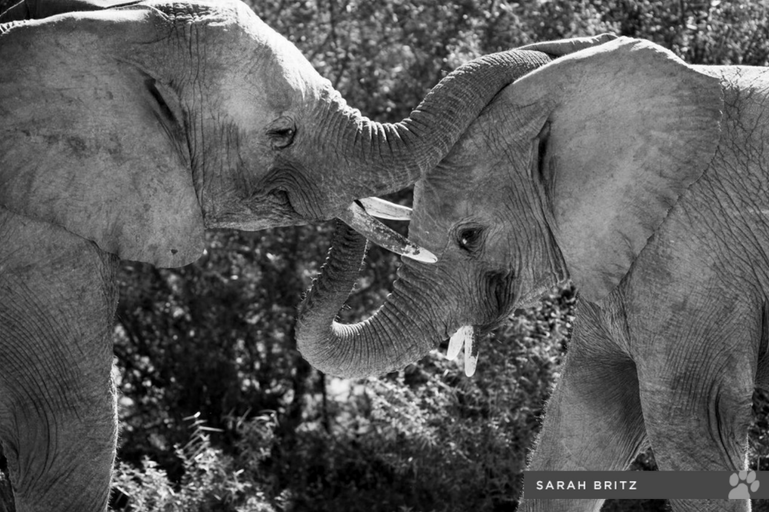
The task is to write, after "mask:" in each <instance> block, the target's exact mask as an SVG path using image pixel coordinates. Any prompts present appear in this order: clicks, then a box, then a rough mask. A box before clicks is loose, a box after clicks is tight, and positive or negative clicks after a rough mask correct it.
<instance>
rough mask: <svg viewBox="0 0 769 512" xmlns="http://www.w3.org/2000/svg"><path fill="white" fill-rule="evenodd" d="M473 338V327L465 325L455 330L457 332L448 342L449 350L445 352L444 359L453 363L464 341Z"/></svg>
mask: <svg viewBox="0 0 769 512" xmlns="http://www.w3.org/2000/svg"><path fill="white" fill-rule="evenodd" d="M468 337H470V338H472V337H473V326H472V325H465V326H464V327H460V328H459V329H457V332H455V333H454V335H453V336H452V337H451V339H450V340H449V349H448V351H447V352H446V358H447V359H448V360H449V361H453V360H454V359H456V358H457V356H458V355H459V351H460V350H462V347H464V346H465V340H466V339H467V338H468Z"/></svg>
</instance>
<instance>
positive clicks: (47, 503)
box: [0, 209, 117, 512]
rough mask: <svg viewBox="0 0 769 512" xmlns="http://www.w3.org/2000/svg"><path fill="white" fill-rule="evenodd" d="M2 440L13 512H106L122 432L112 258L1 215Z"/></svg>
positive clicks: (53, 230)
mask: <svg viewBox="0 0 769 512" xmlns="http://www.w3.org/2000/svg"><path fill="white" fill-rule="evenodd" d="M0 240H3V244H0V442H1V443H2V453H3V454H4V455H5V457H6V458H7V461H8V468H9V472H10V480H11V485H12V488H13V493H14V498H15V502H16V510H17V511H19V512H27V511H41V512H42V511H48V512H50V511H52V510H56V511H57V512H61V511H70V510H71V511H88V512H91V511H103V510H105V509H106V506H107V500H108V497H109V483H110V476H111V469H112V464H113V461H114V457H115V442H116V435H117V422H116V404H115V389H114V385H113V382H112V378H111V369H112V340H111V334H112V318H113V315H114V310H115V306H116V295H117V294H116V287H115V285H114V270H115V261H114V259H113V257H111V256H109V255H106V254H105V253H103V252H101V251H99V250H98V249H97V248H96V246H95V245H94V244H92V243H91V242H89V241H86V240H84V239H81V238H79V237H77V236H75V235H72V234H71V233H69V232H67V231H64V230H63V229H60V228H57V227H54V226H52V225H50V224H46V223H41V222H36V221H30V220H29V219H26V218H24V217H20V216H16V215H13V214H10V213H8V212H7V211H4V210H2V209H0Z"/></svg>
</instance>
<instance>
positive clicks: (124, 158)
mask: <svg viewBox="0 0 769 512" xmlns="http://www.w3.org/2000/svg"><path fill="white" fill-rule="evenodd" d="M154 17H158V16H157V15H155V14H153V10H152V9H151V8H141V7H135V8H131V9H128V10H121V11H111V10H103V11H95V12H87V13H85V12H79V13H72V14H64V15H60V16H56V17H53V18H47V19H45V20H39V21H27V22H24V23H22V24H19V25H15V26H11V27H10V28H8V29H7V31H5V32H2V31H0V62H2V63H3V65H2V66H0V132H2V137H0V207H4V208H6V209H9V210H11V211H13V212H16V213H19V214H22V215H26V216H28V217H31V218H35V219H39V220H44V221H47V222H50V223H53V224H57V225H59V226H62V227H64V228H65V229H67V230H69V231H71V232H73V233H75V234H77V235H80V236H82V237H84V238H87V239H89V240H92V241H94V242H95V243H96V244H97V245H98V246H99V247H100V248H101V249H103V250H105V251H108V252H111V253H114V254H116V255H118V256H119V257H121V258H124V259H130V260H138V261H145V262H149V263H152V264H154V265H157V266H168V267H171V266H180V265H185V264H187V263H190V262H193V261H195V260H196V259H197V258H198V257H199V256H200V254H202V252H203V248H204V238H203V219H202V213H201V210H200V207H199V205H198V201H197V196H196V193H195V189H194V188H193V181H192V176H191V170H190V169H191V166H190V158H189V152H188V150H187V146H186V141H185V136H184V131H183V127H182V120H181V116H182V110H181V107H180V103H179V99H178V97H177V96H176V94H175V93H174V91H173V90H172V89H171V87H170V86H169V85H168V84H167V83H165V82H164V81H163V80H162V79H161V78H160V77H159V76H154V75H153V72H152V71H150V70H147V69H139V67H138V65H135V64H132V62H136V61H138V59H140V55H141V51H151V49H150V50H141V49H140V48H141V47H142V46H144V47H146V46H147V45H146V44H144V45H136V46H134V45H133V41H140V42H145V43H146V42H147V41H153V40H158V39H161V38H162V37H163V36H166V35H167V34H159V33H157V32H158V30H162V27H163V25H162V22H161V21H159V20H157V19H154ZM121 56H124V57H121Z"/></svg>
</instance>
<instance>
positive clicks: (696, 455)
mask: <svg viewBox="0 0 769 512" xmlns="http://www.w3.org/2000/svg"><path fill="white" fill-rule="evenodd" d="M719 300H729V304H728V305H726V304H722V305H719V304H717V303H710V304H711V306H713V307H703V306H704V305H705V304H703V303H699V304H695V305H693V306H692V307H686V306H685V304H687V303H686V302H680V303H677V304H675V305H672V304H660V303H657V304H649V305H648V308H644V309H642V311H639V313H641V314H638V315H633V318H634V320H633V321H632V324H633V325H632V326H631V331H634V332H636V333H639V334H640V336H636V337H635V338H636V339H635V340H634V344H636V345H637V348H636V347H634V348H633V351H634V352H635V353H637V354H638V355H637V356H635V359H636V361H637V362H638V377H639V382H640V386H639V390H640V397H641V405H642V408H643V416H644V422H645V424H646V430H647V433H648V436H649V440H650V442H651V445H652V448H653V449H654V454H655V459H656V461H657V464H658V466H659V468H660V470H663V471H664V470H669V471H738V470H740V469H744V468H745V467H746V453H747V433H748V432H747V431H748V427H749V425H750V421H751V415H752V413H751V406H752V396H753V391H754V381H755V375H756V365H757V362H756V361H757V354H758V349H759V344H760V343H761V332H762V323H763V321H762V315H761V313H760V311H761V308H760V307H753V306H749V305H747V304H740V303H739V302H738V301H739V300H740V299H739V298H737V297H733V298H728V299H727V298H726V297H721V298H719ZM742 300H745V299H744V298H743V299H742ZM671 312H673V313H672V314H671ZM660 315H664V316H665V317H666V318H665V319H664V320H663V321H655V320H660ZM669 315H670V316H669ZM671 505H672V507H673V510H675V511H677V512H680V511H698V512H705V511H731V512H737V511H740V512H742V511H748V510H750V502H749V500H735V501H727V500H712V501H706V500H673V501H671Z"/></svg>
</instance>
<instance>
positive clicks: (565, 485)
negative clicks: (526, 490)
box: [537, 480, 636, 491]
mask: <svg viewBox="0 0 769 512" xmlns="http://www.w3.org/2000/svg"><path fill="white" fill-rule="evenodd" d="M587 489H593V490H596V491H635V490H636V481H635V480H595V481H591V482H588V481H587V480H537V490H538V491H586V490H587Z"/></svg>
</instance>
